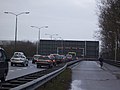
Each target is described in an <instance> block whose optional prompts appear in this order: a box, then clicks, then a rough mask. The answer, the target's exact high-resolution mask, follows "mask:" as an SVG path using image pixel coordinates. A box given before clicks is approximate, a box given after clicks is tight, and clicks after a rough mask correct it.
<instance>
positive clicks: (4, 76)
mask: <svg viewBox="0 0 120 90" xmlns="http://www.w3.org/2000/svg"><path fill="white" fill-rule="evenodd" d="M5 79H6V73H4V75H3V77H2V78H1V82H5Z"/></svg>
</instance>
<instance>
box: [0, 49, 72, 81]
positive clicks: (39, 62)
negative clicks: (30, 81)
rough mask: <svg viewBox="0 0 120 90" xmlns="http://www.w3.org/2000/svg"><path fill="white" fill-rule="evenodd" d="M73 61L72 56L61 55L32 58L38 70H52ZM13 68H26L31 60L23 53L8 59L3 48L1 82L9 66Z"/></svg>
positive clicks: (15, 54)
mask: <svg viewBox="0 0 120 90" xmlns="http://www.w3.org/2000/svg"><path fill="white" fill-rule="evenodd" d="M71 60H73V58H72V55H69V54H68V55H66V56H65V55H59V54H50V55H34V56H33V57H32V63H33V64H36V67H37V68H41V67H47V68H52V67H55V66H57V65H58V64H61V63H65V62H68V61H71ZM8 62H10V65H11V66H12V67H13V66H14V67H15V66H19V65H20V66H24V67H27V66H28V64H29V60H28V59H27V57H26V56H25V54H24V53H23V52H14V54H13V56H12V57H11V59H8V58H7V55H6V52H5V50H4V49H3V48H0V80H1V82H4V81H5V79H6V76H7V74H8V70H9V64H8Z"/></svg>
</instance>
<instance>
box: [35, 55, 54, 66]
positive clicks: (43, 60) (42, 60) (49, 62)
mask: <svg viewBox="0 0 120 90" xmlns="http://www.w3.org/2000/svg"><path fill="white" fill-rule="evenodd" d="M36 64H37V68H41V66H47V67H48V68H51V67H53V66H55V65H56V61H55V60H53V59H52V58H50V56H40V57H39V58H38V60H37V62H36Z"/></svg>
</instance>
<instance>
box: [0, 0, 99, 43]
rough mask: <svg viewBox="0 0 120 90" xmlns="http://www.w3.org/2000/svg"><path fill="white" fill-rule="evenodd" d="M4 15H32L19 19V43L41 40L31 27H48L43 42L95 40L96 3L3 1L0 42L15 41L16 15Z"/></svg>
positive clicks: (0, 5) (75, 0) (80, 0)
mask: <svg viewBox="0 0 120 90" xmlns="http://www.w3.org/2000/svg"><path fill="white" fill-rule="evenodd" d="M4 12H12V13H15V14H19V13H21V12H30V13H29V14H21V15H19V16H17V17H18V21H17V23H18V29H17V31H18V32H17V40H29V41H36V40H38V32H39V29H38V28H32V27H31V26H37V27H39V28H40V27H43V26H48V28H41V29H40V38H41V39H51V38H50V35H52V36H53V38H52V39H60V38H59V37H61V39H63V40H90V41H91V40H92V41H94V40H96V38H94V33H95V31H96V30H97V28H98V26H97V23H98V20H97V15H96V0H0V40H14V39H15V15H12V14H6V13H4ZM46 34H49V35H46ZM54 34H58V35H57V36H56V35H54Z"/></svg>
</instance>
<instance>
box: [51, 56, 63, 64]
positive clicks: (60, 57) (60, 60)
mask: <svg viewBox="0 0 120 90" xmlns="http://www.w3.org/2000/svg"><path fill="white" fill-rule="evenodd" d="M50 56H54V58H55V61H56V63H57V64H59V63H61V62H62V59H63V57H62V56H61V55H59V54H50Z"/></svg>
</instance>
